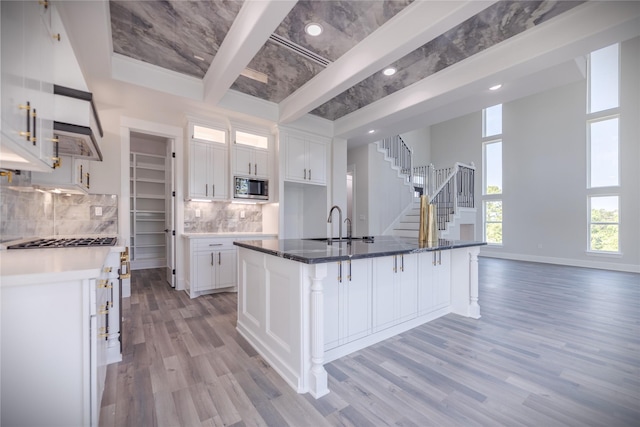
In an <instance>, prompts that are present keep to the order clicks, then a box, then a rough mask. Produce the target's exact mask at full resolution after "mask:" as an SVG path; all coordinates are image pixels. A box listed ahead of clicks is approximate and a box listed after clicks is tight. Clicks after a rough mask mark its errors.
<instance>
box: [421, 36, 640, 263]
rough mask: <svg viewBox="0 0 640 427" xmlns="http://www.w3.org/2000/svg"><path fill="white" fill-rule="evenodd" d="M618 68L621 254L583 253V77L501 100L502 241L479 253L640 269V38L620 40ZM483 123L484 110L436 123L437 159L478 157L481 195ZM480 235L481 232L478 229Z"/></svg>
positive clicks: (443, 162) (479, 216) (434, 148)
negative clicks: (500, 245) (514, 99)
mask: <svg viewBox="0 0 640 427" xmlns="http://www.w3.org/2000/svg"><path fill="white" fill-rule="evenodd" d="M621 74H622V75H621V107H620V109H621V119H620V120H621V129H620V168H621V186H620V191H619V194H620V200H621V212H620V216H621V220H622V224H621V226H620V247H621V251H622V255H621V256H619V257H618V256H607V255H593V254H587V253H586V249H587V219H588V212H587V190H586V183H587V178H586V173H587V169H586V164H587V143H586V113H585V110H586V107H585V105H586V81H584V80H583V81H581V82H578V83H572V84H569V85H566V86H563V87H559V88H556V89H554V90H550V91H547V92H543V93H540V94H537V95H533V96H529V97H526V98H522V99H520V100H517V101H513V102H509V103H506V104H504V106H503V144H502V146H503V188H504V193H503V198H502V199H503V215H504V223H503V246H502V247H483V248H482V251H481V254H482V255H487V256H496V257H504V258H513V259H522V260H531V261H541V262H551V263H559V264H568V265H577V266H587V267H597V268H612V269H621V270H629V271H640V215H639V214H638V212H640V206H639V203H640V202H639V198H640V197H639V195H640V172H639V170H640V168H638V164H640V147H639V145H640V144H638V141H639V140H640V129H639V120H638V117H640V81H639V76H640V38H636V39H634V40H631V41H628V42H625V43H623V45H622V70H621ZM481 129H482V126H481V112H476V113H473V114H469V115H466V116H463V117H460V118H457V119H454V120H450V121H447V122H444V123H441V124H438V125H434V126H432V128H431V137H432V139H431V143H432V147H431V156H432V161H433V163H434V164H437V165H447V164H451V163H452V162H455V161H473V162H475V164H476V167H477V169H476V174H477V175H476V176H477V178H476V195H481V194H482V188H481V185H482V144H481ZM480 200H481V197H478V205H477V206H478V207H479V208H480V207H481V206H482V205H481V202H480ZM477 223H478V224H482V209H478V214H477ZM475 237H476V239H480V238H481V237H482V229H481V227H478V229H477V230H476V236H475Z"/></svg>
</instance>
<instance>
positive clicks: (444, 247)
mask: <svg viewBox="0 0 640 427" xmlns="http://www.w3.org/2000/svg"><path fill="white" fill-rule="evenodd" d="M254 241H256V240H254ZM257 241H260V240H257ZM250 242H252V240H249V241H244V242H242V241H241V242H233V244H234V245H236V246H239V247H242V248H245V249H249V250H254V251H256V252H262V253H265V254H268V255H272V256H275V257H278V258H284V259H288V260H291V261H297V262H301V263H303V264H326V263H329V262H335V261H348V260H354V259H366V258H380V257H385V256H393V255H403V254H412V253H421V252H434V251H442V250H453V249H462V248H468V247H474V246H485V245H486V244H487V243H486V242H468V241H460V242H458V243H453V244H448V245H438V246H433V247H424V248H419V247H418V248H410V249H397V250H387V251H384V252H379V253H364V254H352V255H333V256H327V257H318V258H308V257H304V256H301V255H296V254H290V253H287V252H282V251H274V250H272V249H268V248H263V247H260V246H254V245H252V244H250Z"/></svg>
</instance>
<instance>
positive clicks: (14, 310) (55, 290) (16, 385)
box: [0, 249, 119, 427]
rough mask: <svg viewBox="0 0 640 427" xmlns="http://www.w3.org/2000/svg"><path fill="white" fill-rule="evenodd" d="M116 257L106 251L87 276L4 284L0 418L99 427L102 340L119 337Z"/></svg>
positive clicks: (103, 367) (20, 423)
mask: <svg viewBox="0 0 640 427" xmlns="http://www.w3.org/2000/svg"><path fill="white" fill-rule="evenodd" d="M43 250H45V249H43ZM46 250H60V251H64V250H66V249H46ZM71 250H72V251H74V250H75V249H71ZM89 250H90V249H89ZM77 251H84V249H77ZM70 256H72V255H70ZM76 256H81V255H76ZM118 258H119V253H118V252H110V253H109V255H108V256H107V258H106V261H105V263H104V265H103V267H102V270H101V273H100V275H99V276H98V277H94V278H82V272H78V274H76V275H75V276H74V277H75V278H74V279H67V280H61V279H56V274H51V275H48V277H50V279H48V280H47V281H46V282H36V283H29V284H15V285H9V286H7V285H6V283H5V284H3V287H2V300H1V310H0V315H1V321H0V325H1V328H2V330H1V336H2V349H1V351H2V354H1V359H2V367H1V369H2V370H1V372H0V379H1V380H2V387H1V393H2V395H1V400H2V411H1V412H0V424H1V425H3V426H5V425H7V426H45V425H46V426H54V425H55V426H96V427H97V426H98V418H99V415H100V401H101V399H102V394H103V391H104V384H105V375H106V364H107V363H108V362H109V354H108V352H109V351H110V350H109V346H110V345H111V344H112V343H114V344H119V322H118V321H117V320H114V317H118V316H119V306H118V305H119V304H118V301H119V299H118V298H119V294H118V293H117V292H118V287H117V266H118V262H119V259H118ZM110 286H112V287H110ZM115 351H117V352H118V354H119V345H117V347H116V349H115Z"/></svg>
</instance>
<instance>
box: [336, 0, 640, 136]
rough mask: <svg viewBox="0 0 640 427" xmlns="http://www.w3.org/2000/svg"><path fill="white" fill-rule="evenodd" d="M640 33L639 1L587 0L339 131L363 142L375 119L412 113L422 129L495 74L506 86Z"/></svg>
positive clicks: (349, 118)
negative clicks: (428, 117)
mask: <svg viewBox="0 0 640 427" xmlns="http://www.w3.org/2000/svg"><path fill="white" fill-rule="evenodd" d="M638 35H640V7H639V6H638V3H637V2H626V1H622V2H588V3H585V4H583V5H580V6H577V7H575V8H574V9H572V10H570V11H568V12H565V13H564V14H562V15H560V16H558V17H556V18H554V19H552V20H550V21H548V22H545V23H543V24H541V25H538V26H536V27H534V28H532V29H530V30H527V31H525V32H523V33H521V34H518V35H516V36H514V37H512V38H510V39H508V40H505V41H504V42H502V43H499V44H497V45H495V46H493V47H490V48H488V49H486V50H485V51H483V52H481V53H478V54H476V55H473V56H471V57H469V58H467V59H465V60H463V61H460V62H458V63H456V64H454V65H452V66H450V67H447V68H445V69H444V70H442V71H440V72H438V73H435V74H432V75H430V76H428V77H426V78H425V79H423V80H420V81H419V82H416V83H414V84H412V85H410V86H407V87H405V88H403V89H401V90H399V91H397V92H395V93H393V94H391V95H389V96H387V97H385V98H384V99H382V100H379V101H376V102H374V103H372V104H369V105H367V106H365V107H363V108H361V109H359V110H357V111H354V112H353V113H350V114H348V115H346V116H344V117H341V118H339V119H338V120H336V121H335V122H334V126H335V135H336V136H340V137H343V138H348V139H349V140H350V141H351V139H352V138H355V139H358V140H362V141H364V140H365V139H366V137H363V136H362V135H365V134H366V131H367V130H368V129H370V128H371V127H373V124H375V126H376V127H378V128H381V127H392V126H393V125H394V123H399V122H402V121H404V122H405V123H406V122H407V120H408V119H409V118H411V117H412V118H414V119H415V123H417V124H418V125H417V126H416V128H418V127H420V124H422V126H424V119H421V117H423V115H424V114H427V113H428V111H429V110H433V109H434V108H442V107H443V106H444V105H447V104H449V103H451V102H453V101H457V100H460V99H465V98H468V97H469V96H471V95H470V92H468V90H469V89H470V88H473V89H474V90H475V92H473V93H477V91H479V90H486V88H487V87H488V86H489V85H490V84H495V83H496V82H498V80H496V76H501V77H502V78H501V79H500V82H501V83H505V86H507V85H508V83H509V82H508V81H506V80H505V79H506V78H508V79H509V80H516V79H521V78H524V77H525V76H528V75H531V74H533V73H536V72H540V71H541V70H544V69H547V68H549V67H550V66H553V65H557V64H560V63H562V62H563V61H567V60H569V59H573V58H575V57H577V56H580V55H586V54H588V53H589V52H591V51H593V50H595V49H599V48H601V47H604V46H607V45H609V44H611V43H615V42H616V41H620V40H627V39H629V38H633V37H637V36H638ZM456 94H457V95H456ZM452 97H457V99H452ZM371 138H374V139H373V140H376V139H375V137H371ZM369 142H372V141H369Z"/></svg>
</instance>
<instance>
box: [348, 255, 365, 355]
mask: <svg viewBox="0 0 640 427" xmlns="http://www.w3.org/2000/svg"><path fill="white" fill-rule="evenodd" d="M342 275H343V278H344V279H343V286H342V290H343V294H344V298H343V299H344V305H345V307H346V309H345V311H344V324H345V328H344V340H343V342H344V343H345V344H346V343H348V342H351V341H354V340H357V339H359V338H362V337H365V336H367V335H369V334H370V333H371V298H372V297H371V260H368V259H358V260H353V261H345V262H343V268H342Z"/></svg>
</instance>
